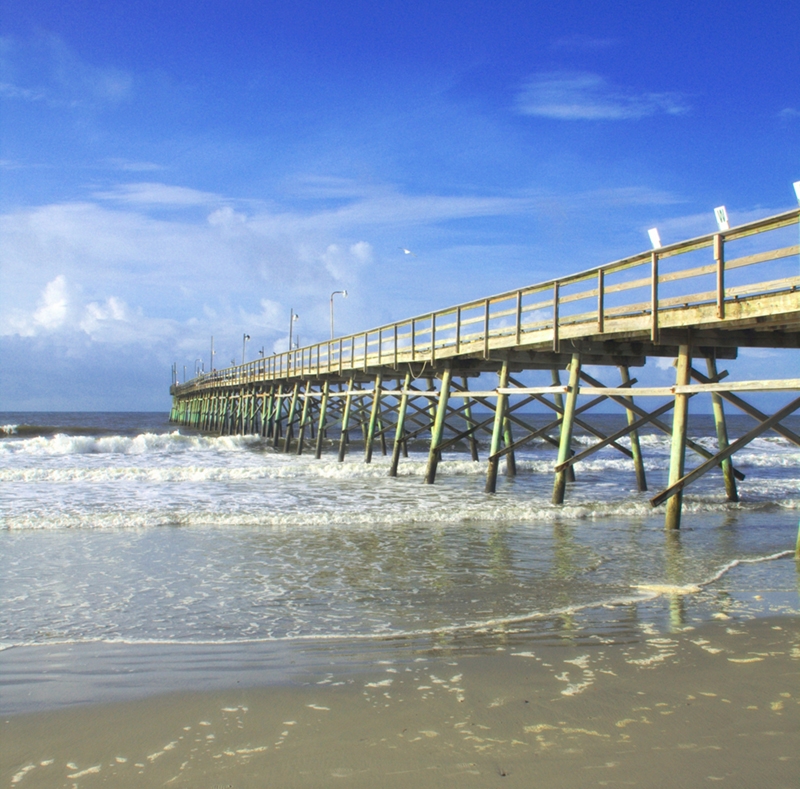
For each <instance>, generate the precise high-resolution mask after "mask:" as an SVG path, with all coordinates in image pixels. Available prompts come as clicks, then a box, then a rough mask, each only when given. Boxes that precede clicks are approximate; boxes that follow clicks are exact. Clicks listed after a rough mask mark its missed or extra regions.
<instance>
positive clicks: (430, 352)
mask: <svg viewBox="0 0 800 789" xmlns="http://www.w3.org/2000/svg"><path fill="white" fill-rule="evenodd" d="M799 219H800V209H794V210H792V211H787V212H785V213H782V214H778V215H776V216H771V217H768V218H766V219H761V220H758V221H755V222H750V223H748V224H745V225H740V226H738V227H734V228H731V229H730V230H725V231H721V232H719V233H710V234H708V235H705V236H700V237H698V238H694V239H690V240H688V241H682V242H680V243H677V244H671V245H668V246H665V247H662V248H659V249H655V250H651V251H648V252H642V253H639V254H637V255H633V256H631V257H628V258H624V259H622V260H618V261H615V262H613V263H608V264H605V265H602V266H599V267H596V268H593V269H589V270H587V271H583V272H580V273H578V274H573V275H570V276H567V277H559V278H557V279H553V280H549V281H547V282H543V283H540V284H538V285H533V286H530V287H526V288H520V289H519V290H513V291H508V292H506V293H501V294H498V295H496V296H491V297H489V298H485V299H478V300H476V301H469V302H466V303H464V304H459V305H457V306H455V307H448V308H447V309H444V310H438V311H436V312H432V313H428V314H423V315H418V316H416V317H414V318H409V319H407V320H403V321H398V322H397V323H390V324H387V325H385V326H379V327H378V328H375V329H369V330H368V331H364V332H359V333H358V334H351V335H348V336H346V337H340V338H337V339H334V340H326V341H325V342H321V343H316V344H314V345H308V346H306V347H304V348H297V349H293V350H291V351H285V352H283V353H278V354H275V355H273V356H269V357H265V358H261V359H258V360H255V361H252V362H247V363H246V364H242V365H238V366H233V367H228V368H226V369H222V370H215V371H213V372H211V373H205V374H201V375H199V376H197V377H196V378H194V379H192V380H191V381H187V382H186V383H184V384H180V385H176V386H175V392H176V393H180V392H182V391H188V390H190V389H192V388H195V387H201V388H205V387H207V386H209V385H211V386H219V385H234V386H235V385H240V384H244V383H248V382H256V381H272V380H279V379H286V378H290V377H309V376H311V377H314V376H321V375H325V374H331V373H337V374H347V373H348V372H349V371H357V370H362V369H363V370H366V369H368V368H370V367H376V366H377V367H381V366H393V367H396V366H397V365H399V364H402V363H405V362H431V363H435V362H436V361H437V359H438V360H441V359H444V358H448V357H454V356H459V355H462V354H471V355H475V354H479V355H482V356H483V357H485V358H488V357H489V354H490V351H491V350H492V349H497V348H508V347H515V346H527V345H537V344H538V345H540V346H541V344H542V343H547V344H548V347H552V349H554V350H556V351H557V350H559V347H560V343H561V340H562V338H564V337H565V336H569V337H571V338H574V337H581V336H594V335H598V334H604V333H607V332H611V331H613V330H615V329H620V328H621V327H622V324H623V322H625V321H626V320H630V319H632V318H633V319H636V321H638V322H639V323H641V321H642V319H643V318H644V319H645V320H647V322H648V328H649V332H650V336H651V339H652V340H653V341H654V342H657V341H658V338H659V331H660V326H661V323H662V320H663V316H664V315H665V314H666V313H668V312H669V311H674V310H676V309H679V308H686V307H695V306H706V307H709V306H714V307H715V313H716V318H718V319H724V318H725V316H726V306H727V305H729V304H731V303H732V302H735V301H738V300H740V299H747V298H750V297H753V296H760V295H768V294H771V293H781V292H786V291H796V290H797V288H798V286H800V276H798V274H800V271H799V270H798V268H797V267H795V269H794V275H790V276H779V277H771V274H767V275H766V276H767V278H766V279H765V278H764V276H763V275H762V277H761V278H756V279H755V280H752V278H751V281H742V282H740V283H739V284H732V283H731V279H732V276H731V275H732V274H734V273H735V272H738V271H739V270H740V269H745V268H748V267H750V266H755V265H760V266H762V269H760V270H759V271H760V272H761V271H763V267H764V266H765V264H768V263H774V262H775V261H781V260H785V259H786V258H791V257H796V256H797V255H798V245H797V244H790V245H788V246H779V247H773V248H767V249H763V248H762V249H756V248H755V247H756V246H757V244H755V243H754V242H756V241H757V242H761V241H762V240H764V239H767V238H768V239H769V240H772V239H773V238H774V236H775V235H776V231H780V230H782V229H784V228H788V227H790V226H792V225H798V220H799ZM767 234H772V235H770V236H768V235H767ZM786 240H787V239H783V241H784V242H785V241H786ZM733 244H736V248H735V251H736V252H737V253H738V252H739V251H741V252H745V253H746V254H741V255H740V256H739V257H735V258H731V259H726V257H727V255H728V254H729V251H730V248H731V247H732V245H733ZM708 249H710V250H712V256H710V257H711V262H706V261H707V260H708V257H706V258H705V259H704V260H701V261H698V260H696V258H697V257H698V256H697V255H696V254H695V253H699V252H702V251H703V250H708ZM698 262H699V265H698ZM772 273H775V272H772ZM779 273H783V274H785V272H784V271H781V272H779ZM704 278H705V281H704ZM709 286H710V287H709ZM698 287H699V288H702V290H696V288H698ZM665 291H669V292H668V293H667V292H665ZM799 306H800V305H799Z"/></svg>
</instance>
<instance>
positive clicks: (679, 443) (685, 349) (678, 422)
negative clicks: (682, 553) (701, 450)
mask: <svg viewBox="0 0 800 789" xmlns="http://www.w3.org/2000/svg"><path fill="white" fill-rule="evenodd" d="M691 368H692V349H691V347H690V346H688V345H681V346H679V347H678V362H677V372H676V375H675V384H676V385H677V386H686V385H687V384H688V383H689V381H690V380H691V379H690V371H691ZM688 419H689V395H686V394H678V393H676V394H675V407H674V408H673V411H672V443H671V445H670V456H669V485H670V486H671V485H673V484H675V483H676V482H677V481H678V480H679V479H680V478H681V477H682V476H683V472H684V468H685V461H686V432H687V429H688ZM682 506H683V490H682V489H681V490H679V491H677V493H675V494H674V495H673V496H671V497H670V498H669V499H668V500H667V513H666V518H665V520H664V528H665V529H680V527H681V509H682Z"/></svg>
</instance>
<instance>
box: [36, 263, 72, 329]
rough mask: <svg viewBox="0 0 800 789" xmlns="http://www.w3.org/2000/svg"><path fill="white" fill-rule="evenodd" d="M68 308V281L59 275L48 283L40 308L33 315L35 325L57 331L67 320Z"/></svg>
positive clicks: (40, 300) (40, 301)
mask: <svg viewBox="0 0 800 789" xmlns="http://www.w3.org/2000/svg"><path fill="white" fill-rule="evenodd" d="M68 306H69V299H68V297H67V281H66V279H64V277H63V276H62V275H59V276H57V277H56V278H55V279H54V280H52V281H50V282H48V283H47V286H46V287H45V289H44V293H42V297H41V299H39V307H38V308H37V310H36V311H35V312H34V313H33V323H34V324H35V325H37V326H41V327H42V328H44V329H48V330H52V329H57V328H58V327H59V326H61V325H62V324H63V323H64V321H65V320H66V317H67V307H68Z"/></svg>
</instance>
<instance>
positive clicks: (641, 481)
mask: <svg viewBox="0 0 800 789" xmlns="http://www.w3.org/2000/svg"><path fill="white" fill-rule="evenodd" d="M618 369H619V374H620V377H621V378H622V384H623V386H626V385H628V384H630V381H631V376H630V371H629V370H628V368H627V366H626V365H620V366H619V368H618ZM625 401H626V402H628V403H631V404H633V398H632V397H626V398H625ZM625 413H626V414H627V416H628V426H630V425H633V424H635V423H636V421H637V419H638V418H639V417H638V416H637V415H636V413H635V412H634V411H633V409H631V408H626V409H625ZM628 436H629V438H630V442H631V452H632V453H633V469H634V471H635V472H636V485H637V487H638V488H639V490H640V491H642V492H643V491H645V490H647V477H646V476H645V473H644V460H643V458H642V448H641V445H640V444H639V431H638V430H635V429H634V430H631V431H630V433H628Z"/></svg>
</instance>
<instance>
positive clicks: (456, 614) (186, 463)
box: [0, 413, 800, 713]
mask: <svg viewBox="0 0 800 789" xmlns="http://www.w3.org/2000/svg"><path fill="white" fill-rule="evenodd" d="M533 418H534V419H535V418H536V417H533ZM621 418H622V417H619V416H616V415H613V414H612V415H605V416H600V417H596V418H595V419H594V420H593V421H594V422H595V423H596V424H597V426H598V427H599V428H600V429H604V430H610V429H611V428H612V427H613V425H615V424H619V423H620V419H621ZM798 421H799V420H797V419H794V420H787V423H786V424H787V426H791V427H793V429H798ZM752 424H753V423H752V421H750V420H748V419H747V418H743V417H742V418H739V417H735V416H734V417H731V418H730V419H729V429H730V432H731V434H732V436H733V437H735V436H737V435H740V434H741V433H742V432H745V430H747V429H749V427H750V426H751V425H752ZM0 425H1V426H2V427H0V546H2V547H1V553H2V582H1V585H0V665H2V666H3V667H4V668H3V673H4V677H5V679H4V680H3V685H2V700H1V701H0V708H2V711H3V712H4V713H5V712H27V711H32V710H46V709H55V708H57V707H62V706H69V705H73V704H76V703H86V702H98V701H107V700H113V699H122V698H133V697H141V696H144V695H147V694H148V693H156V692H161V691H173V690H184V689H191V688H211V687H217V686H219V687H222V686H225V685H226V684H228V685H229V684H231V683H232V682H240V681H241V682H243V683H245V682H247V683H250V684H264V683H270V682H276V683H280V682H287V681H289V680H290V679H291V677H292V676H295V675H296V674H297V672H301V671H304V670H306V669H307V668H308V667H309V666H313V667H316V668H319V667H321V666H327V665H329V664H330V665H334V664H336V665H339V666H340V667H342V666H346V665H348V664H350V663H358V662H359V661H363V660H374V659H375V658H376V655H377V656H380V655H382V654H391V655H393V656H395V657H396V656H397V655H398V654H400V655H402V654H406V655H407V656H410V655H413V654H420V653H421V652H424V651H425V650H431V649H441V648H443V647H447V648H452V649H459V650H464V649H476V650H481V649H488V650H492V649H496V648H498V644H504V645H507V644H508V643H529V642H531V640H533V641H534V642H535V641H536V640H537V639H538V640H539V641H540V642H541V643H545V642H548V643H553V642H559V641H560V640H562V639H565V638H567V639H569V640H570V642H571V643H593V642H596V641H597V640H604V641H614V642H619V643H624V642H626V640H630V639H632V638H634V637H635V636H636V634H637V633H640V632H641V628H642V627H648V628H651V629H653V628H654V629H655V631H657V632H670V631H672V630H675V629H679V628H681V627H685V626H687V625H692V624H693V623H694V624H698V623H703V622H711V621H713V620H714V619H715V618H724V617H739V618H757V617H764V616H767V615H783V614H797V613H798V612H799V611H800V581H799V575H798V565H797V564H796V563H795V561H794V560H793V559H792V558H791V557H792V556H793V550H794V546H795V541H796V539H797V530H798V516H799V515H800V447H797V446H796V445H794V444H792V443H790V442H789V441H787V440H785V439H783V438H781V437H779V436H777V435H775V434H766V435H764V436H762V437H761V438H759V439H756V440H755V441H754V442H753V443H751V444H750V445H749V446H747V447H746V448H744V449H743V450H742V451H741V452H739V453H738V454H737V455H736V456H735V458H734V462H735V465H736V467H737V468H739V469H740V470H741V471H742V472H744V473H745V474H746V479H745V480H744V481H743V482H740V483H739V492H740V497H741V501H740V502H739V503H735V504H734V503H729V502H726V500H725V495H724V488H723V483H722V478H721V474H720V473H710V474H708V475H706V476H705V477H704V478H702V479H701V480H699V481H698V482H697V483H695V484H693V485H692V486H690V487H689V488H688V490H687V492H686V494H685V498H684V516H683V528H682V529H681V531H680V533H678V534H666V533H665V532H664V529H663V520H664V514H663V508H659V509H653V508H652V507H651V506H650V503H649V496H652V495H653V494H654V493H655V492H657V491H658V490H660V489H661V488H663V487H664V486H665V481H666V475H667V467H668V457H669V438H668V437H667V436H665V435H663V434H660V433H645V434H644V435H643V436H642V439H641V441H642V448H643V453H644V456H645V464H646V466H645V467H646V471H647V476H648V483H649V487H650V492H648V493H640V492H638V491H637V489H636V480H635V475H634V471H633V467H632V463H631V461H630V460H628V459H626V458H625V457H623V456H622V455H620V454H619V453H617V452H616V451H615V450H614V449H610V448H607V449H604V450H602V451H600V452H599V453H597V454H595V455H594V456H592V457H591V458H590V459H588V460H587V461H586V462H584V463H581V464H579V465H578V466H577V468H576V476H577V479H576V482H574V483H571V484H570V485H569V486H568V490H567V497H566V503H565V504H564V505H563V506H560V507H556V506H553V505H552V504H551V503H550V498H551V493H552V484H553V474H552V466H553V462H554V459H555V452H554V450H553V449H552V448H551V447H550V446H548V445H546V444H544V443H540V442H537V443H534V444H532V445H531V446H529V447H528V448H527V449H525V450H523V451H520V452H518V454H517V469H518V474H517V476H516V477H514V478H503V477H501V479H500V482H499V484H498V492H497V494H495V495H487V494H486V493H485V492H484V481H485V473H486V463H485V457H486V446H483V447H482V448H481V457H482V460H481V462H478V463H475V462H473V461H472V460H470V457H469V454H468V453H458V452H455V453H446V454H445V456H444V458H443V460H442V462H441V463H440V465H439V471H438V477H437V480H436V484H434V485H426V484H424V482H423V479H424V473H425V464H426V460H427V453H426V451H425V448H424V447H423V446H419V447H416V448H415V449H414V450H412V451H411V452H410V454H409V457H408V458H407V459H406V458H403V459H401V462H400V467H399V475H398V477H397V478H390V477H388V475H387V470H388V467H389V458H387V457H383V456H382V455H381V454H380V451H379V449H378V451H376V453H375V455H374V458H373V462H372V463H371V464H369V465H367V464H365V463H364V462H363V450H362V448H361V446H360V445H359V444H358V443H357V442H355V441H354V442H353V443H351V445H350V454H349V455H348V457H347V458H346V460H345V462H344V463H338V462H337V460H336V452H335V449H333V448H331V447H328V449H327V450H326V453H325V454H324V455H323V457H322V459H320V460H315V459H314V457H313V451H312V452H311V453H309V451H308V450H306V453H305V454H303V455H301V456H298V455H296V454H294V453H292V454H284V453H283V452H280V451H276V450H274V449H273V448H272V447H270V446H268V444H267V442H265V441H264V440H262V439H260V438H259V437H257V436H214V435H203V434H200V433H198V432H197V431H193V430H190V429H186V428H183V427H181V428H180V429H179V428H177V427H176V426H174V425H170V424H169V423H168V421H167V416H166V414H160V413H4V414H0ZM690 434H691V436H692V437H693V438H694V439H695V440H696V441H698V442H699V443H701V444H704V445H706V446H708V447H709V448H713V447H714V446H715V439H713V438H712V435H713V421H712V419H711V417H710V416H704V415H693V416H692V418H691V420H690ZM354 435H355V434H354ZM576 441H577V442H578V443H579V444H581V443H589V442H591V441H593V439H589V438H588V437H586V436H583V435H580V434H579V435H577V436H576ZM691 454H692V453H689V454H688V455H687V467H689V468H691V467H692V466H693V465H695V460H694V458H693V457H692V456H691ZM501 474H502V468H501ZM655 631H654V632H655ZM365 656H367V657H365ZM156 668H157V670H156Z"/></svg>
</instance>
